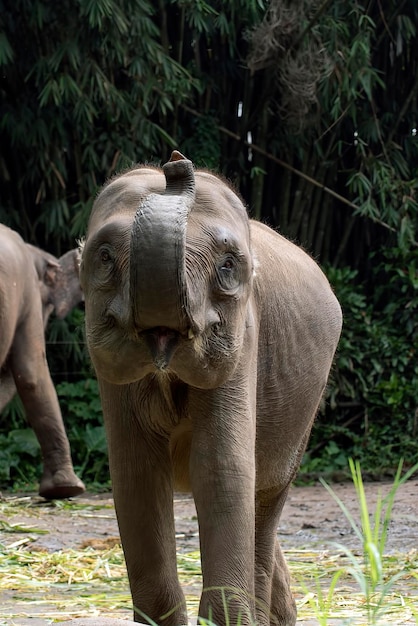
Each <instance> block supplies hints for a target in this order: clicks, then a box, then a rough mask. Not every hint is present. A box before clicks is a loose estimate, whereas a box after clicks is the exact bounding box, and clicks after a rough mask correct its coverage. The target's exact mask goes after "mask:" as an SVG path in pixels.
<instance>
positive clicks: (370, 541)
mask: <svg viewBox="0 0 418 626" xmlns="http://www.w3.org/2000/svg"><path fill="white" fill-rule="evenodd" d="M349 467H350V472H351V477H352V480H353V484H354V487H355V490H356V495H357V499H358V503H359V506H360V521H359V522H357V521H356V520H355V518H354V516H353V515H352V513H351V512H350V511H349V510H348V508H347V506H346V505H345V504H344V502H343V501H342V500H341V499H340V498H339V497H338V496H337V494H336V493H335V492H334V491H333V489H332V488H331V487H330V486H329V485H328V484H327V483H326V482H325V481H324V480H323V479H320V480H321V483H322V484H323V486H324V487H325V489H326V490H327V491H328V492H329V493H330V495H331V496H332V497H333V498H334V500H335V501H336V502H337V504H338V505H339V507H340V508H341V510H342V512H343V513H344V515H345V517H346V518H347V520H348V521H349V522H350V526H351V528H352V529H353V531H354V533H355V534H356V536H357V537H358V539H359V541H360V543H361V546H362V558H361V557H360V558H359V557H358V556H357V555H356V554H355V553H354V552H353V551H352V550H350V549H348V548H347V547H346V546H344V545H341V544H337V545H338V547H339V549H341V550H342V552H343V554H344V555H345V556H346V557H347V559H348V562H349V564H350V566H349V567H348V568H346V569H344V568H342V569H341V570H340V572H341V574H342V573H343V572H344V571H345V572H346V573H347V574H349V575H350V576H351V577H352V578H353V579H354V580H355V581H356V583H357V585H358V587H359V591H360V593H361V595H362V597H363V606H364V609H365V612H366V619H367V622H366V623H367V625H368V626H378V625H379V624H382V622H381V619H382V617H383V616H384V615H385V614H386V613H387V612H388V611H389V610H390V609H391V608H392V605H393V601H392V600H390V598H389V596H390V594H391V591H392V589H393V587H394V585H395V583H396V582H397V581H398V580H399V578H401V577H402V575H403V574H402V572H397V573H395V574H393V575H390V573H389V571H388V568H386V567H385V549H386V542H387V536H388V529H389V524H390V522H391V518H392V510H393V506H394V502H395V498H396V493H397V491H398V489H399V487H400V486H401V485H402V484H403V483H405V482H406V481H407V480H408V479H409V478H410V477H411V476H412V475H413V474H414V473H415V472H416V471H417V470H418V464H416V465H414V466H413V467H411V468H410V469H409V470H408V471H407V472H406V473H405V474H403V475H402V467H403V461H402V460H401V461H400V462H399V465H398V468H397V471H396V475H395V478H394V481H393V484H392V486H391V488H390V490H389V493H388V494H387V495H386V496H385V497H384V498H383V497H382V495H381V493H379V495H378V498H377V502H376V506H375V510H374V512H372V511H371V510H370V508H369V503H368V502H367V498H366V493H365V489H364V482H363V477H362V473H361V468H360V463H359V462H358V461H354V460H353V459H349ZM341 574H339V573H338V572H337V574H336V575H335V576H334V578H333V581H332V583H331V587H330V591H329V593H328V596H327V597H326V598H325V597H323V596H322V595H321V597H320V600H321V604H322V606H323V608H324V609H325V612H327V611H326V609H327V608H328V607H329V604H330V594H331V595H332V593H333V591H334V588H335V582H336V581H337V580H338V578H339V576H340V575H341ZM326 623H327V622H326V621H320V624H321V626H322V625H325V624H326ZM348 623H353V622H351V621H350V622H348Z"/></svg>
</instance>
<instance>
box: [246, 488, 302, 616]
mask: <svg viewBox="0 0 418 626" xmlns="http://www.w3.org/2000/svg"><path fill="white" fill-rule="evenodd" d="M287 492H288V488H285V489H283V491H281V492H280V493H277V492H276V493H273V492H270V493H269V492H267V491H264V492H261V493H260V492H258V493H257V498H256V562H255V582H256V585H255V586H256V611H257V623H258V624H263V625H266V626H267V625H269V626H295V624H296V604H295V601H294V598H293V595H292V591H291V589H290V575H289V570H288V567H287V564H286V561H285V558H284V556H283V553H282V551H281V548H280V545H279V542H278V540H277V526H278V521H279V519H280V515H281V512H282V508H283V505H284V502H285V500H286V496H287Z"/></svg>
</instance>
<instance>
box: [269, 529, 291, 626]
mask: <svg viewBox="0 0 418 626" xmlns="http://www.w3.org/2000/svg"><path fill="white" fill-rule="evenodd" d="M296 617H297V611H296V603H295V600H294V598H293V594H292V591H291V589H290V574H289V569H288V567H287V563H286V561H285V558H284V556H283V552H282V549H281V547H280V544H279V542H278V540H276V554H275V562H274V569H273V581H272V590H271V604H270V624H271V626H294V625H295V624H296Z"/></svg>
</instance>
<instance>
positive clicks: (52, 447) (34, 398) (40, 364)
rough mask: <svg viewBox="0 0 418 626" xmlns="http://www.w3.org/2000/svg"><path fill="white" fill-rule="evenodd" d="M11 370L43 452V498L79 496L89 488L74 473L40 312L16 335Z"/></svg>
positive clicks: (29, 319) (40, 492)
mask: <svg viewBox="0 0 418 626" xmlns="http://www.w3.org/2000/svg"><path fill="white" fill-rule="evenodd" d="M36 321H39V322H40V325H39V324H36ZM10 368H11V370H12V373H13V377H14V381H15V384H16V389H17V392H18V394H19V396H20V398H21V400H22V403H23V406H24V408H25V412H26V416H27V419H28V421H29V424H30V425H31V427H32V428H33V430H34V432H35V435H36V437H37V439H38V442H39V445H40V448H41V453H42V461H43V466H44V469H43V474H42V478H41V482H40V486H39V494H40V495H41V496H43V497H45V498H49V499H53V498H69V497H71V496H77V495H79V494H80V493H82V492H83V491H84V490H85V487H84V484H83V483H82V481H81V480H80V479H79V478H78V477H77V476H76V475H75V473H74V469H73V464H72V460H71V452H70V444H69V442H68V438H67V435H66V432H65V427H64V422H63V420H62V415H61V410H60V406H59V403H58V397H57V394H56V391H55V387H54V384H53V382H52V379H51V375H50V373H49V368H48V363H47V361H46V355H45V340H44V336H43V326H42V320H37V316H36V312H34V314H33V315H32V316H30V317H29V318H28V320H27V321H26V322H25V323H24V324H22V325H21V327H19V329H18V330H17V332H16V335H15V338H14V340H13V346H12V349H11V355H10Z"/></svg>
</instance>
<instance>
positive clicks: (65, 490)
mask: <svg viewBox="0 0 418 626" xmlns="http://www.w3.org/2000/svg"><path fill="white" fill-rule="evenodd" d="M77 258H78V257H77V251H76V250H71V251H70V252H68V253H67V254H66V255H64V256H63V257H61V259H56V258H55V257H53V256H52V255H50V254H48V253H47V252H44V251H42V250H39V248H35V247H34V246H31V245H29V244H25V243H24V241H23V240H22V238H21V237H20V236H19V235H18V234H17V233H16V232H15V231H13V230H11V229H10V228H7V227H6V226H4V225H0V368H1V369H0V412H1V411H2V410H3V408H4V407H5V406H6V404H7V403H8V402H9V401H10V400H11V399H12V398H13V396H14V395H15V393H16V391H17V393H18V394H19V396H20V398H21V400H22V403H23V406H24V408H25V411H26V415H27V418H28V421H29V423H30V425H31V426H32V428H33V430H34V432H35V435H36V437H37V439H38V441H39V444H40V447H41V452H42V459H43V465H44V470H43V475H42V478H41V482H40V487H39V494H40V495H41V496H43V497H45V498H49V499H52V498H68V497H70V496H76V495H79V494H80V493H83V491H84V490H85V488H84V485H83V483H82V481H81V480H80V479H79V478H78V477H77V476H76V475H75V473H74V469H73V465H72V460H71V454H70V445H69V443H68V439H67V435H66V432H65V428H64V423H63V420H62V416H61V411H60V407H59V404H58V398H57V394H56V391H55V387H54V384H53V382H52V380H51V376H50V372H49V368H48V363H47V361H46V355H45V337H44V328H45V327H46V324H47V321H48V318H49V316H50V314H51V313H52V311H54V310H56V312H57V314H58V315H59V316H61V317H64V316H65V315H66V314H67V313H68V312H69V311H70V309H71V308H73V307H74V306H75V305H76V304H78V303H79V302H80V301H81V300H82V292H81V288H80V282H79V278H78V266H77V265H78V260H77Z"/></svg>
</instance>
